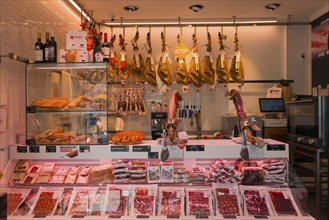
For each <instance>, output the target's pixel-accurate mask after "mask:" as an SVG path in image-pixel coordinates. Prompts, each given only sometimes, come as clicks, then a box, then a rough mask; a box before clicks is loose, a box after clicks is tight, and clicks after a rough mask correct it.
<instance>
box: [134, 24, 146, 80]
mask: <svg viewBox="0 0 329 220" xmlns="http://www.w3.org/2000/svg"><path fill="white" fill-rule="evenodd" d="M138 39H139V32H138V31H137V32H136V34H135V37H134V38H133V39H132V40H131V43H132V46H133V50H134V53H133V62H132V65H131V67H132V72H133V77H134V79H135V81H136V83H137V84H140V83H144V82H145V81H146V77H145V72H144V67H145V66H144V60H143V57H142V55H141V54H140V52H139V48H138V45H137V41H138Z"/></svg>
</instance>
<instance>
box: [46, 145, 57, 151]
mask: <svg viewBox="0 0 329 220" xmlns="http://www.w3.org/2000/svg"><path fill="white" fill-rule="evenodd" d="M46 153H56V146H46Z"/></svg>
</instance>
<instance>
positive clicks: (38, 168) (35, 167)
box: [27, 164, 42, 173]
mask: <svg viewBox="0 0 329 220" xmlns="http://www.w3.org/2000/svg"><path fill="white" fill-rule="evenodd" d="M41 169H42V165H41V164H34V165H31V167H30V169H29V170H28V171H27V172H28V173H40V171H41Z"/></svg>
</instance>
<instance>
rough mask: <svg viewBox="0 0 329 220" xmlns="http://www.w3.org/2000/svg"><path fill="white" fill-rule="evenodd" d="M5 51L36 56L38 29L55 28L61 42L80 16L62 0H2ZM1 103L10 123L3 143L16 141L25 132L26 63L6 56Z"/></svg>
mask: <svg viewBox="0 0 329 220" xmlns="http://www.w3.org/2000/svg"><path fill="white" fill-rule="evenodd" d="M0 9H1V13H0V14H1V19H0V22H1V38H0V39H1V54H2V55H5V54H8V53H9V52H13V53H15V54H17V55H19V56H22V57H25V58H29V59H31V60H34V43H35V42H36V40H37V32H38V31H40V32H41V33H42V41H43V42H44V41H45V33H46V32H50V31H51V30H53V31H54V34H55V39H56V41H57V44H58V45H60V46H63V45H64V43H65V31H66V30H77V29H79V25H80V18H79V16H78V15H76V14H75V13H74V12H73V11H72V10H71V9H70V8H68V6H67V5H66V4H65V3H63V2H62V1H59V0H52V1H0ZM0 68H1V72H0V86H1V97H0V100H1V102H0V103H1V105H3V106H4V107H5V108H7V112H8V127H7V131H6V132H5V133H0V146H1V147H4V146H7V145H8V144H12V143H16V137H17V134H25V129H26V122H25V121H26V119H25V118H26V117H25V65H24V64H23V63H21V62H18V61H13V60H10V59H8V58H2V59H1V63H0ZM0 154H1V158H0V168H1V169H2V168H3V167H4V166H5V164H6V161H7V158H6V157H7V153H6V152H0Z"/></svg>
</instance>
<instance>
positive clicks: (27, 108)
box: [26, 107, 37, 113]
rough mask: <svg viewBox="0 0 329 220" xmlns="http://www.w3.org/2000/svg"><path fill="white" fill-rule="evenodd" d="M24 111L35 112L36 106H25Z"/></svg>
mask: <svg viewBox="0 0 329 220" xmlns="http://www.w3.org/2000/svg"><path fill="white" fill-rule="evenodd" d="M26 112H27V113H36V112H37V108H36V107H26Z"/></svg>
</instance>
